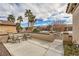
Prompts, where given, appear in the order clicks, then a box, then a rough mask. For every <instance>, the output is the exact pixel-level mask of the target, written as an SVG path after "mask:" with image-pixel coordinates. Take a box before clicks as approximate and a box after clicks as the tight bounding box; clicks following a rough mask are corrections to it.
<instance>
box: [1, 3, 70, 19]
mask: <svg viewBox="0 0 79 59" xmlns="http://www.w3.org/2000/svg"><path fill="white" fill-rule="evenodd" d="M66 8H67V4H65V3H26V4H24V3H9V4H8V3H7V4H3V3H1V4H0V20H2V19H3V20H6V17H7V16H8V15H9V14H13V15H14V16H15V17H16V18H17V17H18V16H23V18H24V13H25V9H31V10H32V12H33V14H34V15H35V16H36V18H43V19H44V20H47V18H53V19H54V18H55V19H56V20H58V19H70V18H71V15H69V14H66V13H65V12H66ZM24 19H25V18H24Z"/></svg>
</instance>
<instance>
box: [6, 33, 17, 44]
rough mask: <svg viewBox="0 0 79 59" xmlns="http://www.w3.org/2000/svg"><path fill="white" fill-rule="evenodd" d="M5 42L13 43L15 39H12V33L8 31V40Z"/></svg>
mask: <svg viewBox="0 0 79 59" xmlns="http://www.w3.org/2000/svg"><path fill="white" fill-rule="evenodd" d="M7 42H11V43H15V42H16V41H15V39H14V34H13V33H8V40H7Z"/></svg>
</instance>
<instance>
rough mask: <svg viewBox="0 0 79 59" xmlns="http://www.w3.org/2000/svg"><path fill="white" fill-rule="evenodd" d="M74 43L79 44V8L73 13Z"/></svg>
mask: <svg viewBox="0 0 79 59" xmlns="http://www.w3.org/2000/svg"><path fill="white" fill-rule="evenodd" d="M73 41H74V43H77V44H79V6H78V8H77V9H76V11H75V12H74V13H73Z"/></svg>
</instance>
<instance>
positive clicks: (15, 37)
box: [14, 35, 21, 43]
mask: <svg viewBox="0 0 79 59" xmlns="http://www.w3.org/2000/svg"><path fill="white" fill-rule="evenodd" d="M14 40H15V42H19V43H20V40H21V39H20V37H19V36H17V35H14Z"/></svg>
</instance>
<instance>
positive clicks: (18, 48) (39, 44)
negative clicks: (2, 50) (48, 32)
mask: <svg viewBox="0 0 79 59" xmlns="http://www.w3.org/2000/svg"><path fill="white" fill-rule="evenodd" d="M3 44H4V46H5V47H6V48H7V50H8V51H9V52H10V54H11V55H13V56H63V55H64V51H63V40H58V39H55V40H54V41H53V42H48V41H44V40H39V39H34V38H31V39H28V40H26V41H21V42H20V43H14V44H13V43H3Z"/></svg>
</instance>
